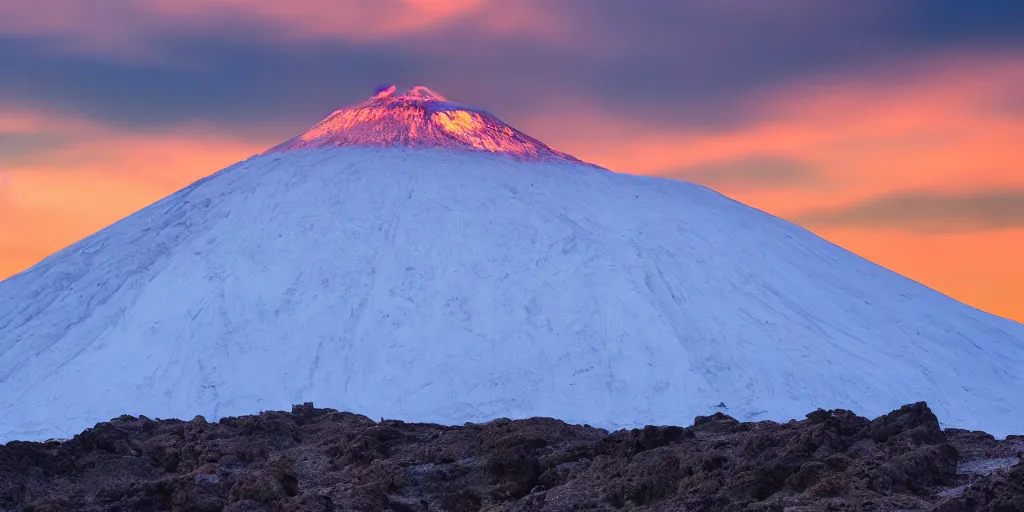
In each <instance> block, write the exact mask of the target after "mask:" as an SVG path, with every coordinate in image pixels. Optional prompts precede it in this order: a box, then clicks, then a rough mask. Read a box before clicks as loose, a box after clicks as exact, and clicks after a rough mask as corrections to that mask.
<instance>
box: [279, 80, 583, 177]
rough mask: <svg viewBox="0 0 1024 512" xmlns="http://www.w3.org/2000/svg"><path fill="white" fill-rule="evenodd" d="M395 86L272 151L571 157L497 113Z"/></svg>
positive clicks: (536, 158)
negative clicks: (402, 150)
mask: <svg viewBox="0 0 1024 512" xmlns="http://www.w3.org/2000/svg"><path fill="white" fill-rule="evenodd" d="M395 91H396V89H395V86H393V85H392V86H390V87H387V88H383V89H381V90H380V91H379V92H378V93H377V94H376V95H375V96H374V97H372V98H370V99H369V100H367V101H365V102H363V103H361V104H359V105H357V106H355V107H354V108H351V109H347V110H338V111H337V112H334V113H333V114H331V115H330V116H328V117H327V119H324V120H323V121H321V122H320V123H319V124H317V125H316V126H314V127H313V128H310V129H309V131H307V132H305V133H303V134H302V135H299V136H298V137H295V138H294V139H291V140H289V141H287V142H285V143H284V144H281V145H279V146H277V147H275V148H273V149H271V150H270V151H269V152H271V153H275V152H282V151H289V150H295V149H305V148H323V147H336V146H376V147H384V146H404V147H414V148H443V149H450V150H469V151H485V152H489V153H499V154H505V155H509V156H512V157H513V158H516V159H517V160H524V161H545V162H550V161H568V162H574V163H581V162H580V160H579V159H577V158H576V157H574V156H572V155H569V154H566V153H562V152H561V151H556V150H554V149H552V148H550V147H548V146H547V145H546V144H544V143H542V142H540V141H539V140H537V139H534V138H533V137H530V136H529V135H526V134H525V133H523V132H521V131H519V130H516V129H515V128H512V127H511V126H509V125H507V124H505V122H503V121H502V120H500V119H498V118H497V117H495V116H493V115H491V114H489V113H487V112H485V111H483V110H478V109H473V108H469V107H466V106H463V105H459V104H457V103H453V102H450V101H448V100H447V99H445V98H444V97H442V96H441V95H439V94H437V93H434V92H433V91H431V90H430V89H427V88H426V87H423V86H421V85H418V86H416V87H413V88H412V89H409V90H408V91H406V92H404V93H402V94H397V95H396V94H395Z"/></svg>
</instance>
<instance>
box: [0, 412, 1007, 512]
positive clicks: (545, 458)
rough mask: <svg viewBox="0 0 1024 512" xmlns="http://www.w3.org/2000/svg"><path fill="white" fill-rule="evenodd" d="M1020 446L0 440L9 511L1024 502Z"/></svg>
mask: <svg viewBox="0 0 1024 512" xmlns="http://www.w3.org/2000/svg"><path fill="white" fill-rule="evenodd" d="M1018 451H1024V442H1022V440H1020V439H1015V438H1012V437H1011V438H1009V439H1007V440H1004V441H998V440H995V439H994V438H992V437H991V436H988V435H987V434H984V433H980V432H967V431H961V430H952V429H951V430H949V431H947V432H943V431H942V430H941V429H940V428H939V423H938V420H937V419H936V418H935V415H934V414H932V412H931V411H930V410H929V409H928V407H927V406H926V405H925V404H923V403H919V404H913V405H908V406H905V407H903V408H901V409H899V410H898V411H894V412H892V413H890V414H887V415H885V416H882V417H879V418H877V419H875V420H873V421H869V420H867V419H865V418H861V417H858V416H856V415H855V414H853V413H852V412H849V411H844V410H835V411H822V410H819V411H815V412H812V413H810V414H808V415H807V419H805V420H803V421H791V422H788V423H783V424H778V423H773V422H758V423H740V422H738V421H736V420H734V419H733V418H730V417H728V416H725V415H723V414H721V413H717V414H715V415H713V416H704V417H698V418H697V419H696V420H695V422H694V425H693V426H691V427H687V428H680V427H645V428H643V429H636V430H628V431H627V430H623V431H618V432H613V433H608V432H606V431H604V430H600V429H595V428H591V427H587V426H577V425H567V424H565V423H562V422H560V421H556V420H552V419H544V418H534V419H529V420H517V421H512V420H507V419H499V420H494V421H492V422H489V423H485V424H466V425H464V426H461V427H445V426H439V425H429V424H413V423H403V422H401V421H381V422H379V423H378V422H374V421H372V420H370V419H369V418H366V417H364V416H359V415H355V414H350V413H342V412H337V411H333V410H327V409H315V408H313V406H312V405H311V404H304V405H301V406H296V407H294V408H293V409H292V412H291V413H285V412H265V413H262V414H260V415H258V416H245V417H238V418H224V419H222V420H221V421H219V422H217V423H209V422H207V421H206V420H205V419H203V418H202V417H197V418H195V419H193V420H192V421H188V422H185V421H178V420H162V421H153V420H150V419H148V418H145V417H141V418H134V417H130V416H122V417H120V418H117V419H114V420H111V421H110V422H108V423H101V424H98V425H96V427H94V428H92V429H89V430H86V431H85V432H83V433H81V434H79V435H77V436H75V437H74V438H73V439H71V440H68V441H63V442H46V443H23V442H12V443H9V444H7V445H5V446H0V511H4V512H7V511H15V510H24V511H34V512H43V511H57V510H89V511H100V510H114V511H148V510H168V511H172V510H173V511H179V510H180V511H186V510H198V511H216V510H226V511H235V512H241V511H253V512H255V511H284V510H289V511H291V510H296V511H335V510H338V511H342V510H344V511H350V510H351V511H359V510H366V511H370V510H397V511H406V512H413V511H423V512H426V511H442V510H449V511H479V510H493V511H509V512H511V511H552V512H554V511H570V510H652V511H655V510H657V511H688V510H693V511H733V510H751V511H754V510H757V511H780V512H781V511H783V510H793V511H802V510H807V511H810V510H836V511H840V510H851V511H852V510H879V511H886V510H891V511H895V510H938V511H942V512H960V511H968V510H985V511H1017V510H1024V464H1022V463H1021V462H1020V460H1019V458H1018V453H1017V452H1018Z"/></svg>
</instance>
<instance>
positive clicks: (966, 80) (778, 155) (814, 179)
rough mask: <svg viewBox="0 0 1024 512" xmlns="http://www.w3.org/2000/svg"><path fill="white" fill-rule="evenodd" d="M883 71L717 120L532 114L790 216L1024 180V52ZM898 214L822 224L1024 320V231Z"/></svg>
mask: <svg viewBox="0 0 1024 512" xmlns="http://www.w3.org/2000/svg"><path fill="white" fill-rule="evenodd" d="M881 78H882V79H880V77H877V76H872V77H866V78H865V79H864V80H863V81H861V82H845V83H810V84H806V85H805V86H802V87H787V88H785V89H783V90H778V91H774V92H772V93H770V94H767V95H766V97H765V98H762V99H761V100H760V101H759V102H757V103H755V107H753V108H752V109H751V111H750V112H748V113H747V114H748V117H749V119H751V120H750V121H749V122H747V123H743V124H741V125H739V126H736V127H733V128H730V129H724V130H718V131H702V130H700V129H694V128H686V127H685V126H684V127H679V128H669V129H665V128H663V127H657V126H655V127H652V126H648V125H645V124H644V123H643V122H642V121H641V120H640V119H637V118H636V117H633V116H631V115H629V114H628V113H627V114H623V113H613V112H609V111H604V110H601V109H600V108H598V107H595V106H593V105H579V104H574V105H572V106H571V107H569V108H566V109H564V110H557V111H552V112H551V113H550V114H549V115H548V116H544V117H538V118H533V119H525V120H524V121H523V122H522V123H520V124H522V125H523V128H525V129H526V131H527V132H529V133H533V134H534V135H537V136H539V138H541V139H542V140H545V141H546V142H549V143H550V144H552V145H553V146H554V147H556V148H558V149H562V150H565V151H568V152H569V153H572V154H574V155H576V156H578V157H580V158H582V159H584V160H587V161H591V162H594V163H597V164H600V165H603V166H605V167H608V168H610V169H614V170H616V171H620V172H631V173H636V174H652V175H664V176H673V177H679V178H681V179H687V178H689V179H691V180H693V181H698V182H702V181H703V182H704V183H705V184H707V185H708V186H711V187H713V188H716V189H718V190H720V191H721V192H723V193H725V194H727V195H729V196H731V197H733V198H735V199H737V200H740V201H742V202H745V203H747V204H750V205H752V206H755V207H758V208H761V209H763V210H765V211H768V212H770V213H773V214H776V215H779V216H781V217H784V218H790V219H796V218H800V217H803V216H804V215H806V214H808V213H810V212H815V211H819V210H832V209H835V208H843V207H849V206H853V205H857V204H860V203H862V202H864V201H869V200H872V199H875V198H880V197H885V196H893V195H897V194H899V193H905V192H918V191H926V192H928V191H930V192H934V193H936V194H939V195H943V194H944V195H964V194H966V195H969V194H972V193H983V192H991V191H1003V190H1011V189H1012V190H1024V172H1022V169H1024V146H1022V145H1021V143H1020V142H1021V141H1022V140H1024V112H1021V110H1020V109H1019V105H1024V97H1022V94H1021V93H1020V91H1022V90H1024V65H1022V64H1021V61H1020V60H1019V59H1010V58H1007V59H1001V58H993V59H991V60H989V61H979V60H977V59H976V58H975V59H970V60H968V59H950V60H944V61H941V62H930V63H925V64H922V65H920V66H917V67H915V68H912V69H907V70H906V72H905V73H904V74H901V75H898V76H889V77H881ZM1013 104H1016V105H1018V109H1017V110H1014V109H1013V108H1011V105H1013ZM684 122H685V120H684ZM750 162H754V163H756V162H768V163H769V164H771V165H767V164H766V166H765V167H764V169H762V171H763V172H764V173H765V174H764V177H763V180H772V179H775V180H780V181H779V183H777V186H771V185H772V184H770V183H768V184H766V186H762V187H753V186H749V185H750V184H751V183H752V182H755V181H761V182H763V180H754V179H753V178H756V176H751V175H750V173H756V172H758V169H757V168H756V166H755V167H752V166H751V165H752V164H751V163H750ZM777 162H783V163H786V162H789V163H791V164H792V166H793V167H794V169H793V172H791V173H789V174H787V175H785V176H781V177H779V174H780V170H779V169H778V165H779V164H777ZM741 166H742V167H741ZM733 167H734V168H733ZM712 171H715V172H732V171H739V172H741V173H742V174H743V175H746V176H748V180H747V181H746V182H737V181H736V180H715V179H713V178H714V176H713V175H711V174H710V173H711V172H712ZM734 174H735V173H734ZM804 174H809V175H807V176H806V177H804V178H802V177H801V176H803V175H804ZM783 179H784V180H785V181H781V180H783ZM895 220H896V219H894V222H893V223H892V227H891V228H888V229H886V228H877V226H872V228H869V227H864V228H860V229H857V228H853V227H844V228H839V227H829V226H811V227H812V228H813V229H814V231H815V232H817V233H818V234H819V235H822V236H824V237H825V238H827V239H829V240H831V241H833V242H835V243H837V244H839V245H842V246H844V247H847V248H849V249H850V250H852V251H854V252H857V253H860V254H862V255H864V256H866V257H868V258H870V259H872V260H874V261H876V262H878V263H880V264H882V265H883V266H887V267H889V268H891V269H893V270H896V271H897V272H900V273H903V274H904V275H907V276H909V277H911V278H913V279H915V280H918V281H921V282H923V283H925V284H927V285H929V286H931V287H933V288H936V289H938V290H940V291H943V292H945V293H947V294H950V295H952V296H954V297H955V298H958V299H960V300H963V301H966V302H968V303H970V304H971V305H974V306H977V307H980V308H983V309H986V310H989V311H995V312H999V313H1000V314H1002V315H1006V316H1009V317H1011V318H1015V319H1019V320H1024V304H1021V298H1020V297H1021V295H1020V293H1019V290H1021V289H1024V274H1022V271H1021V270H1020V268H1021V267H1020V263H1019V262H1018V261H1015V258H1013V257H1011V256H1009V255H1019V254H1024V250H1022V245H1021V244H1022V243H1024V237H1022V236H1021V234H1022V233H1024V230H1020V229H1004V230H1000V231H994V230H990V231H982V232H975V233H955V234H953V233H947V234H931V235H923V234H921V233H915V232H912V231H910V230H907V229H904V227H903V225H901V224H900V223H899V222H895Z"/></svg>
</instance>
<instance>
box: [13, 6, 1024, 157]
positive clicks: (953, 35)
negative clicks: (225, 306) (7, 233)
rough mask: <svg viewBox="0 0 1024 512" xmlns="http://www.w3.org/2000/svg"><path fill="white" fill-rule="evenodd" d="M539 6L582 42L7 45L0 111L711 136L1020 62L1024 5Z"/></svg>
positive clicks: (173, 40)
mask: <svg viewBox="0 0 1024 512" xmlns="http://www.w3.org/2000/svg"><path fill="white" fill-rule="evenodd" d="M540 5H542V6H543V8H545V9H549V10H551V12H552V14H553V15H555V16H556V18H559V19H563V18H564V19H568V20H572V21H571V24H572V25H571V26H570V27H567V37H569V38H574V39H573V40H572V41H570V43H572V44H569V45H550V44H546V43H544V42H543V41H542V40H537V39H532V38H530V37H525V36H524V37H522V38H516V37H505V38H504V39H493V38H489V39H482V38H481V37H480V36H479V31H476V30H463V28H465V27H458V26H455V27H449V30H448V31H447V32H445V34H442V35H437V34H426V35H421V36H417V37H418V38H419V39H416V38H405V39H402V40H396V41H390V42H382V43H376V44H356V43H345V42H339V41H321V42H318V43H309V42H305V43H303V42H295V41H287V40H281V39H280V38H276V39H275V38H272V37H271V36H269V35H268V34H272V33H273V31H271V30H268V28H267V27H262V26H244V24H243V23H241V22H239V23H238V24H237V25H235V26H232V27H231V28H230V30H228V31H224V30H219V31H218V32H217V33H212V32H210V33H197V32H196V31H195V30H190V31H180V32H175V31H174V30H173V29H172V28H168V27H162V30H160V31H159V32H156V35H154V36H153V37H152V39H151V40H149V41H147V44H146V45H147V47H150V48H153V49H155V51H156V52H157V54H158V55H160V56H161V58H158V59H154V60H153V61H152V62H140V61H138V60H125V59H120V58H115V57H104V56H102V55H97V54H89V53H82V52H75V53H71V52H68V51H67V50H66V45H59V44H56V43H57V42H58V41H54V40H52V39H45V38H32V37H11V36H8V37H0V69H2V70H3V72H2V73H0V98H2V99H6V100H8V101H18V102H28V103H31V104H33V105H35V106H38V107H40V108H51V109H57V110H62V111H72V112H75V113H79V114H82V115H86V116H91V117H95V118H99V119H101V120H103V121H105V122H111V123H116V124H120V125H124V126H130V127H133V128H136V129H146V128H152V127H162V126H167V125H173V124H177V123H184V122H191V121H202V122H207V123H214V124H218V125H222V126H224V127H227V128H228V129H231V130H234V131H236V132H239V133H251V134H253V135H259V136H261V137H266V136H269V135H273V136H275V137H284V136H286V135H290V134H292V133H293V132H296V131H298V130H301V129H302V128H304V127H305V126H307V125H309V124H311V123H312V122H314V121H316V120H318V119H319V118H321V117H323V116H324V115H326V114H327V113H328V112H329V111H330V110H332V109H333V108H336V107H340V106H343V105H344V104H347V103H351V102H355V101H359V100H361V99H363V98H365V97H368V96H369V95H371V94H372V92H373V89H374V87H375V86H377V85H379V84H380V83H383V82H397V83H399V84H400V85H411V84H413V83H420V82H422V83H426V84H428V85H430V86H431V87H432V88H434V89H436V90H438V91H441V92H442V93H444V94H446V95H448V96H450V97H452V98H453V99H456V100H458V101H461V102H464V103H467V104H472V105H477V106H481V107H484V108H487V109H489V110H491V111H493V112H494V113H495V114H497V115H499V116H502V117H503V118H505V119H506V120H508V121H510V122H512V123H513V124H515V121H516V119H517V118H518V117H519V116H521V115H525V114H526V113H532V112H535V111H537V110H543V109H547V108H550V106H551V104H552V103H555V102H557V101H558V100H559V98H562V97H564V96H565V95H566V94H574V95H578V96H579V97H580V98H582V99H589V100H591V101H593V102H600V103H603V104H606V105H607V106H608V109H609V110H611V111H614V110H616V109H621V110H623V111H628V112H629V113H630V114H632V115H636V116H640V117H642V118H646V119H648V120H650V121H652V122H658V123H665V124H679V123H686V124H690V125H700V126H702V127H713V126H719V125H727V124H729V123H731V122H733V121H737V120H739V119H742V117H743V116H744V115H749V109H747V108H745V107H746V106H747V105H746V104H745V100H747V99H748V98H750V93H751V92H752V91H758V90H761V89H763V88H764V87H770V86H784V85H787V84H791V83H801V82H804V81H807V80H812V79H816V78H819V77H823V76H826V77H840V78H842V77H856V76H861V75H869V74H870V73H872V72H874V70H877V69H880V68H891V67H893V66H895V65H898V64H900V63H901V62H907V61H911V62H912V61H914V60H916V59H920V58H922V57H925V56H930V55H932V54H936V53H941V52H944V51H949V50H952V49H971V50H981V51H987V50H988V49H1000V50H1010V51H1024V47H1022V43H1024V7H1022V6H1024V2H1013V1H1002V2H996V1H985V0H982V1H977V2H975V1H972V2H961V1H955V0H916V1H907V2H887V1H886V2H882V1H868V2H857V3H842V4H840V3H828V4H823V3H821V2H808V1H807V0H788V1H782V2H779V3H778V4H777V6H778V9H780V12H779V13H776V14H773V15H771V16H758V15H754V14H751V13H750V12H745V11H743V10H742V9H743V7H744V5H745V4H744V3H740V2H731V1H726V0H723V1H722V2H708V1H706V0H699V1H693V2H680V1H676V0H664V1H650V2H621V1H619V0H560V1H558V2H546V3H543V4H540ZM748 5H749V4H748ZM723 6H724V7H723ZM837 6H838V7H837ZM854 8H856V9H857V10H856V11H854V10H853V9H854ZM737 9H740V10H737ZM787 9H788V11H787ZM211 30H212V29H211ZM439 42H440V43H439ZM428 43H429V44H428ZM438 46H441V47H444V48H445V50H443V51H438V50H437V47H438ZM897 67H898V66H897Z"/></svg>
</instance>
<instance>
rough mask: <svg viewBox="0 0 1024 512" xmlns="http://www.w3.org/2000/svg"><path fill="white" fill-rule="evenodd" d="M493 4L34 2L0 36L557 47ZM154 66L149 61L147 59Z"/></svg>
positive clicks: (108, 44)
mask: <svg viewBox="0 0 1024 512" xmlns="http://www.w3.org/2000/svg"><path fill="white" fill-rule="evenodd" d="M535 14H536V6H534V5H532V3H526V2H504V1H498V0H345V1H336V0H301V1H295V2H285V1H279V0H137V1H133V2H81V1H78V0H33V1H32V2H3V3H0V33H7V34H19V35H52V36H59V37H61V38H65V39H70V40H71V41H73V43H74V44H73V45H71V49H73V50H78V51H83V50H84V51H99V52H103V53H107V54H115V55H122V56H131V55H137V54H140V53H141V54H144V53H145V44H146V43H145V40H146V39H147V37H148V36H152V35H153V34H160V33H165V32H168V31H181V30H189V29H208V30H212V31H214V32H222V31H224V30H230V29H233V28H238V27H243V26H246V25H245V24H246V23H250V24H251V23H255V24H258V25H259V26H265V27H268V29H269V30H270V32H269V33H267V34H264V35H265V36H269V37H272V38H273V37H277V38H286V39H296V40H306V39H336V40H346V41H359V42H367V41H382V40H387V39H394V38H398V37H402V36H408V35H416V34H422V33H426V32H431V31H434V32H441V31H442V30H443V29H444V28H446V27H449V26H450V25H451V24H454V23H458V22H463V21H467V22H470V23H466V24H464V25H463V26H462V30H472V31H473V35H474V36H484V37H491V36H499V35H509V34H518V35H523V34H527V33H528V34H530V35H531V36H533V37H542V36H543V37H547V38H549V39H552V40H557V39H560V36H559V31H558V29H557V27H558V26H559V24H558V23H556V22H555V21H554V20H553V15H552V14H550V13H549V14H547V15H546V16H536V15H535ZM147 58H148V59H152V58H153V56H152V55H147Z"/></svg>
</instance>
